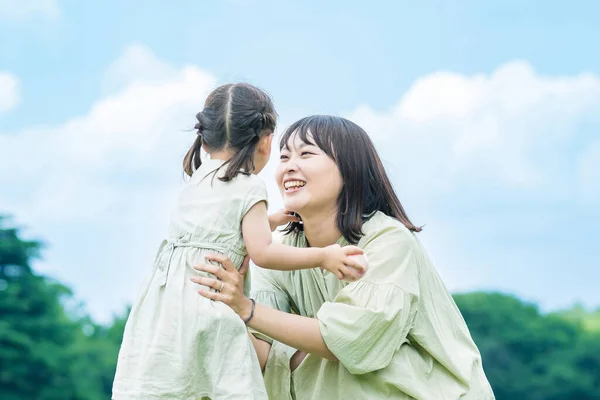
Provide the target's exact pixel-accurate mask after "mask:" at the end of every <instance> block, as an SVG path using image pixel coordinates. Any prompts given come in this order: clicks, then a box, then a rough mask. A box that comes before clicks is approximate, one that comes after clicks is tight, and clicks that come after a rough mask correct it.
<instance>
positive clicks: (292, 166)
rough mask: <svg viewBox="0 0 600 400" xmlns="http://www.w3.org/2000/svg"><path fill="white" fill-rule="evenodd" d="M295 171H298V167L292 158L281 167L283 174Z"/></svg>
mask: <svg viewBox="0 0 600 400" xmlns="http://www.w3.org/2000/svg"><path fill="white" fill-rule="evenodd" d="M297 169H298V166H297V165H296V162H295V161H294V159H293V158H291V159H289V160H288V162H286V163H285V165H284V166H283V172H284V173H288V172H294V171H296V170H297Z"/></svg>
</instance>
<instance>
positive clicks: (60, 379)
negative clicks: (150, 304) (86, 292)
mask: <svg viewBox="0 0 600 400" xmlns="http://www.w3.org/2000/svg"><path fill="white" fill-rule="evenodd" d="M8 222H9V220H8V219H7V218H5V217H3V218H0V399H2V400H13V399H14V400H17V399H19V400H22V399H36V400H53V399H61V400H69V399H72V400H75V399H77V400H79V399H80V400H96V399H98V400H100V399H107V398H110V394H111V388H112V379H113V376H114V370H115V365H116V356H117V352H118V349H119V345H120V342H121V335H122V327H123V324H124V321H123V320H122V318H117V319H116V320H115V323H114V324H113V325H112V326H110V327H104V326H101V325H97V324H95V323H94V322H93V321H92V320H91V319H90V318H89V317H87V316H85V315H84V316H83V317H81V316H79V314H76V313H73V312H68V311H66V310H65V307H64V305H65V304H66V301H67V300H70V299H71V296H72V293H71V291H70V290H69V288H67V287H66V286H64V285H62V284H60V283H58V282H56V281H54V280H52V279H50V278H48V277H45V276H42V275H38V274H36V273H35V272H34V271H33V270H32V268H31V261H32V260H33V259H34V258H36V257H39V255H40V249H41V247H42V246H41V244H40V243H39V242H37V241H28V240H24V239H22V238H21V237H20V232H19V230H18V229H17V228H14V227H7V226H6V225H7V223H8Z"/></svg>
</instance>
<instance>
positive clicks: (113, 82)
mask: <svg viewBox="0 0 600 400" xmlns="http://www.w3.org/2000/svg"><path fill="white" fill-rule="evenodd" d="M176 73H177V71H176V70H175V68H173V67H172V66H171V65H169V64H168V63H166V62H164V61H161V60H159V59H157V58H156V56H155V55H154V53H152V51H151V50H150V49H149V48H148V47H146V46H144V45H141V44H134V45H131V46H129V47H128V48H127V49H126V50H125V52H124V53H123V55H122V56H121V57H120V58H119V59H118V60H117V61H115V62H114V63H113V64H112V65H111V66H110V67H109V68H108V70H107V71H106V73H105V75H104V79H103V82H102V90H103V92H105V93H108V92H116V91H119V90H122V89H123V88H125V87H127V86H128V85H130V84H132V83H133V82H146V83H151V82H161V81H165V80H168V79H170V78H172V77H173V76H175V75H176Z"/></svg>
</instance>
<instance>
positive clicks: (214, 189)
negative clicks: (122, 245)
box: [112, 160, 267, 400]
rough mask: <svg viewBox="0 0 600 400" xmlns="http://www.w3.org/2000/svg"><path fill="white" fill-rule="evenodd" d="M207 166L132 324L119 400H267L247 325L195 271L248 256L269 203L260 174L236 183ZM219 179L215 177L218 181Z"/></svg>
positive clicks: (185, 193)
mask: <svg viewBox="0 0 600 400" xmlns="http://www.w3.org/2000/svg"><path fill="white" fill-rule="evenodd" d="M222 163H223V162H222V161H219V160H207V161H204V162H203V164H202V166H201V167H200V168H199V169H198V170H197V171H195V173H194V174H193V176H192V177H191V178H190V180H189V182H188V183H187V184H186V185H185V187H184V188H183V190H182V192H181V195H180V198H179V201H178V204H177V207H176V209H175V211H174V213H173V215H172V220H171V223H170V227H169V235H168V238H167V240H165V241H163V243H162V245H161V247H160V249H159V252H158V255H157V257H156V261H155V264H154V268H153V270H152V272H151V274H150V276H149V278H148V279H147V280H146V282H145V283H144V284H143V287H142V290H141V291H140V293H139V295H138V297H137V299H136V300H135V301H134V303H133V308H132V309H131V313H130V315H129V319H128V320H127V324H126V327H125V333H124V337H123V343H122V345H121V350H120V352H119V358H118V364H117V371H116V375H115V380H114V384H113V397H112V398H113V399H117V400H122V399H140V400H151V399H161V400H163V399H186V400H187V399H194V400H196V399H199V398H210V399H212V400H267V394H266V390H265V387H264V383H263V379H262V374H261V370H260V366H259V364H258V358H257V356H256V352H255V351H254V347H253V346H252V342H251V341H250V338H249V337H248V331H247V329H246V326H245V325H244V322H243V321H242V320H241V319H240V317H239V316H237V315H236V314H235V313H234V312H233V311H232V310H231V309H230V308H229V307H228V306H226V305H225V304H223V303H220V302H213V301H211V300H209V299H206V298H204V297H202V296H200V295H199V294H198V289H200V287H199V286H198V285H197V284H195V283H193V282H191V281H190V277H191V276H192V275H197V274H201V273H200V272H198V271H196V270H194V269H193V266H194V265H196V264H198V263H201V262H204V257H205V256H206V255H207V254H208V253H214V252H220V253H224V254H226V255H228V256H229V258H230V259H231V261H232V262H233V263H234V265H236V267H237V268H239V267H240V266H241V264H242V261H243V259H244V256H245V255H246V248H245V245H244V241H243V240H242V234H241V221H242V218H243V216H244V215H245V214H246V212H247V211H248V210H249V209H250V208H251V207H252V206H253V205H254V204H256V203H258V202H260V201H266V199H267V191H266V187H265V185H264V183H263V182H262V181H261V180H260V179H259V178H258V177H256V176H255V175H250V176H245V175H238V176H237V177H236V178H235V179H234V180H232V181H231V182H228V183H225V182H221V181H220V180H219V179H217V177H218V176H221V175H222V174H223V173H224V170H225V167H223V168H221V169H220V170H219V172H218V173H217V176H216V177H214V175H215V174H212V173H211V172H212V171H214V170H216V169H218V168H219V167H220V166H221V164H222ZM213 177H214V178H213Z"/></svg>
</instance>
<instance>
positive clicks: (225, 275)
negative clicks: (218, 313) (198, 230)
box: [190, 254, 252, 319]
mask: <svg viewBox="0 0 600 400" xmlns="http://www.w3.org/2000/svg"><path fill="white" fill-rule="evenodd" d="M206 259H207V260H208V261H215V262H218V263H219V264H221V265H222V266H223V268H220V267H218V266H216V265H212V264H200V265H195V266H194V269H195V270H197V271H203V272H208V273H209V274H212V275H214V276H216V277H217V279H213V278H206V277H201V276H192V277H191V278H190V279H191V281H192V282H194V283H197V284H199V285H204V286H208V287H210V288H213V289H215V290H216V292H211V291H209V290H206V289H200V290H199V291H198V293H200V294H201V295H202V296H204V297H206V298H207V299H211V300H215V301H221V302H223V303H225V304H227V305H228V306H229V307H231V309H232V310H233V311H235V313H236V314H237V315H239V316H240V317H241V318H242V319H245V318H248V317H249V316H250V312H251V309H252V302H251V301H250V299H248V298H247V297H246V296H244V274H245V273H246V271H248V267H249V265H250V258H249V257H246V258H245V259H244V262H243V263H242V267H241V268H240V270H239V271H238V270H237V269H235V267H234V266H233V263H232V262H231V260H230V259H229V257H227V256H225V255H222V254H210V255H208V256H206Z"/></svg>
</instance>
